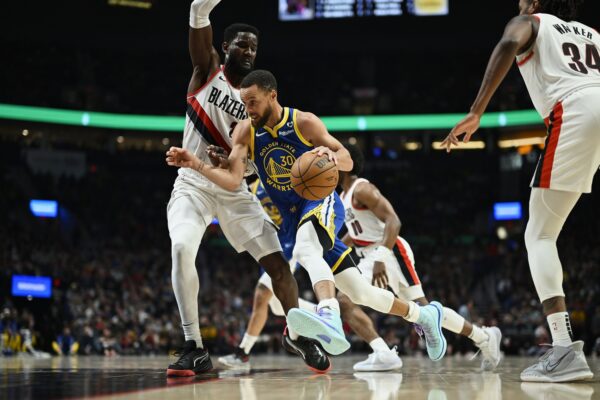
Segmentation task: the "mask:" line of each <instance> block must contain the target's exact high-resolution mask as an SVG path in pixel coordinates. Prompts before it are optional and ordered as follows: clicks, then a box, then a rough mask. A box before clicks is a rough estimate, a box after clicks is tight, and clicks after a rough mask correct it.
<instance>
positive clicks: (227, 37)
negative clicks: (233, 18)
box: [223, 22, 260, 43]
mask: <svg viewBox="0 0 600 400" xmlns="http://www.w3.org/2000/svg"><path fill="white" fill-rule="evenodd" d="M240 32H249V33H253V34H255V35H256V37H258V35H259V33H260V32H259V31H258V28H256V27H255V26H252V25H248V24H242V23H239V22H238V23H235V24H231V25H229V26H228V27H227V28H225V33H224V34H223V40H224V41H226V42H227V43H231V41H232V40H233V39H235V37H236V36H237V34H238V33H240Z"/></svg>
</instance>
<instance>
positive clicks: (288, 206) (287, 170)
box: [250, 107, 350, 271]
mask: <svg viewBox="0 0 600 400" xmlns="http://www.w3.org/2000/svg"><path fill="white" fill-rule="evenodd" d="M296 115H297V110H295V109H293V108H288V107H285V108H284V109H283V118H282V119H281V121H280V122H279V123H278V124H277V125H276V126H275V127H273V128H272V129H271V128H269V127H267V126H263V127H260V128H256V129H255V128H254V127H251V138H250V158H251V159H252V161H254V163H255V164H256V170H257V172H258V176H259V177H260V180H261V182H262V184H263V186H264V188H265V190H266V193H267V194H268V196H269V197H270V199H271V201H272V202H273V204H274V205H275V206H276V207H277V208H278V209H279V212H280V214H281V218H282V224H281V226H280V229H281V231H280V233H279V239H280V242H281V243H282V244H283V243H292V244H295V242H296V231H297V229H298V227H299V226H300V225H302V224H303V223H304V222H306V221H308V220H312V221H314V222H315V223H316V224H317V225H320V226H321V227H323V229H324V230H325V232H326V233H327V235H328V236H329V239H330V243H329V246H327V247H326V248H325V254H324V259H325V261H327V263H328V264H329V265H330V266H331V268H332V269H333V270H334V271H335V269H337V267H338V266H339V265H340V263H341V262H342V260H343V259H344V258H345V257H346V256H347V255H348V254H349V253H350V249H348V247H347V246H346V245H344V244H343V243H342V242H341V241H340V240H339V239H338V238H337V233H338V232H339V230H340V229H341V227H342V225H343V224H344V206H343V204H342V201H341V200H340V198H339V196H338V195H337V193H335V192H333V193H332V194H331V195H329V196H327V197H326V198H324V199H322V200H316V201H313V200H306V199H304V198H302V197H300V196H299V195H298V194H297V193H296V192H295V191H294V189H292V185H291V169H292V165H294V162H295V161H296V159H297V158H298V157H300V156H301V155H302V154H304V153H306V152H308V151H311V150H312V149H313V147H314V146H313V145H312V144H311V143H310V142H309V141H308V140H307V139H306V138H304V136H302V133H301V132H300V129H299V128H298V125H297V122H296Z"/></svg>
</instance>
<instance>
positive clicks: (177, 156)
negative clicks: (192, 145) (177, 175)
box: [166, 147, 198, 169]
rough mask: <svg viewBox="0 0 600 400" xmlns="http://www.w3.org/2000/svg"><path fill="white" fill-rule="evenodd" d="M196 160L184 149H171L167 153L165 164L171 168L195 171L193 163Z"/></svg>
mask: <svg viewBox="0 0 600 400" xmlns="http://www.w3.org/2000/svg"><path fill="white" fill-rule="evenodd" d="M197 159H198V158H197V157H196V156H194V155H193V154H192V153H190V152H189V151H187V150H186V149H182V148H180V147H171V148H170V149H169V150H168V151H167V159H166V161H167V164H169V165H170V166H172V167H182V168H193V169H196V165H195V161H196V160H197Z"/></svg>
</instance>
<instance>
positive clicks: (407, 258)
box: [396, 239, 421, 286]
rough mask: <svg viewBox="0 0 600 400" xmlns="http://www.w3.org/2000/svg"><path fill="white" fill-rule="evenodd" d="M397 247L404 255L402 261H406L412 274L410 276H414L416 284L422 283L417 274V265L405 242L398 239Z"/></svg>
mask: <svg viewBox="0 0 600 400" xmlns="http://www.w3.org/2000/svg"><path fill="white" fill-rule="evenodd" d="M396 247H397V248H398V251H400V255H401V256H402V261H404V264H405V265H406V269H407V270H408V273H409V274H410V277H411V278H412V280H413V282H414V284H415V285H420V284H421V281H420V280H419V275H417V271H416V270H415V266H414V265H413V263H412V261H411V260H410V257H409V256H408V253H407V251H406V248H405V247H404V244H403V243H402V241H401V240H400V239H396ZM411 286H412V285H411Z"/></svg>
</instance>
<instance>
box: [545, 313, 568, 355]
mask: <svg viewBox="0 0 600 400" xmlns="http://www.w3.org/2000/svg"><path fill="white" fill-rule="evenodd" d="M546 320H547V321H548V326H549V327H550V333H551V334H552V346H556V345H558V346H564V347H566V346H569V345H570V344H571V343H573V332H572V331H571V321H570V320H569V313H566V312H558V313H554V314H550V315H548V316H547V317H546Z"/></svg>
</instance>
